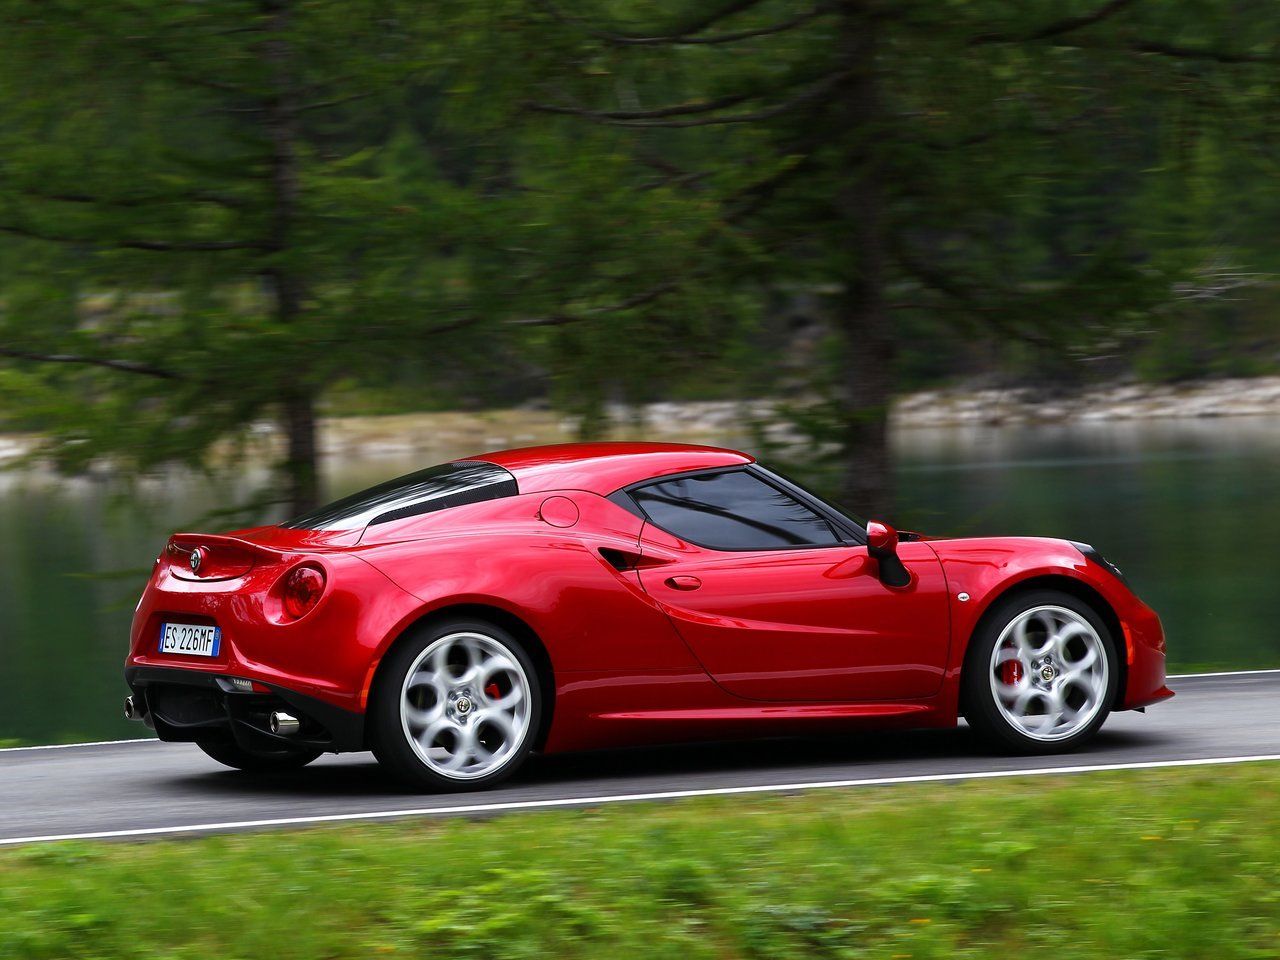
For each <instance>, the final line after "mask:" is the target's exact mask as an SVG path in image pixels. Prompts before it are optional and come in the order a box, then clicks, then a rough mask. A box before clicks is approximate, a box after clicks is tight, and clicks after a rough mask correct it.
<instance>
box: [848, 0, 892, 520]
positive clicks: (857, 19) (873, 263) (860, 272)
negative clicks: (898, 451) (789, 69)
mask: <svg viewBox="0 0 1280 960" xmlns="http://www.w3.org/2000/svg"><path fill="white" fill-rule="evenodd" d="M842 21H843V22H842V29H843V33H844V49H845V56H846V57H847V58H848V59H847V62H848V63H849V64H850V65H851V66H852V67H853V68H854V72H853V74H852V75H851V76H850V78H849V80H848V82H847V83H846V85H845V89H844V101H843V103H842V108H843V109H842V110H841V111H840V113H842V114H843V121H844V124H845V127H844V129H843V130H842V131H841V133H842V135H843V136H844V137H845V142H846V143H847V144H849V157H848V168H847V170H848V185H847V187H845V189H844V190H843V191H841V194H840V196H839V197H838V198H837V203H838V204H839V210H838V214H839V216H840V219H841V222H842V231H841V232H842V234H843V235H844V245H845V251H844V256H843V264H844V276H843V277H842V280H841V293H840V296H839V299H838V302H837V316H836V328H837V330H838V331H839V333H840V337H841V341H842V343H841V351H840V355H841V361H842V368H843V369H842V374H843V380H844V383H843V391H842V394H841V398H840V417H841V439H842V446H843V461H844V477H843V482H842V494H843V497H844V502H845V503H846V504H847V505H848V506H849V507H850V508H851V509H853V510H855V511H859V512H861V513H863V514H864V515H865V516H868V517H876V518H883V517H885V516H887V514H888V512H889V509H890V507H891V505H892V464H891V462H890V459H889V433H888V417H889V403H890V400H891V398H892V396H893V360H894V337H893V326H892V320H891V318H890V316H889V311H888V309H887V307H886V305H885V294H884V287H885V258H886V252H885V251H886V242H885V229H886V228H885V215H884V204H885V198H884V187H883V179H882V171H881V170H880V169H879V161H878V157H877V155H876V147H875V144H876V141H877V139H878V138H879V137H880V136H882V135H883V131H882V129H881V126H880V125H881V124H882V123H883V120H884V115H883V111H882V110H881V105H880V91H879V79H878V77H877V75H876V60H875V55H876V28H877V24H876V22H875V20H874V17H873V15H868V14H866V13H865V12H864V11H860V10H858V9H856V8H854V7H848V8H846V10H845V13H844V15H843V18H842Z"/></svg>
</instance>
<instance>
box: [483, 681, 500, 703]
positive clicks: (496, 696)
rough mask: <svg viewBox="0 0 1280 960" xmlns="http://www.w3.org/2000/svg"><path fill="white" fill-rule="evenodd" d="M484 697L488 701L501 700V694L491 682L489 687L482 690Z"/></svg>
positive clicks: (495, 683) (495, 684) (496, 685)
mask: <svg viewBox="0 0 1280 960" xmlns="http://www.w3.org/2000/svg"><path fill="white" fill-rule="evenodd" d="M484 695H485V696H486V697H488V698H489V699H490V700H500V699H502V692H501V691H500V690H498V684H497V682H496V681H491V682H490V683H489V685H488V686H486V687H485V688H484Z"/></svg>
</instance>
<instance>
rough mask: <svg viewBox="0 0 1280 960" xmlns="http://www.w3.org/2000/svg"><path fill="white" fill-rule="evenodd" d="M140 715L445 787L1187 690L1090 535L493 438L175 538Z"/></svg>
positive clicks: (665, 447) (670, 452)
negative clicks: (875, 507)
mask: <svg viewBox="0 0 1280 960" xmlns="http://www.w3.org/2000/svg"><path fill="white" fill-rule="evenodd" d="M125 679H126V681H127V682H128V684H129V687H130V689H131V691H132V696H130V697H129V698H128V699H127V700H126V701H125V713H126V715H127V716H129V717H131V718H134V719H139V720H143V721H145V722H146V723H147V725H148V726H150V727H152V728H153V729H154V730H155V731H156V733H157V734H158V735H159V737H160V738H161V739H162V740H179V741H189V742H193V743H195V744H196V745H197V746H199V747H200V749H202V750H203V751H204V752H205V753H207V754H208V755H209V756H211V757H213V758H214V759H215V760H218V761H221V762H222V763H224V764H228V765H230V766H232V767H237V768H240V769H242V770H251V771H269V770H281V769H288V768H294V767H301V766H302V765H304V764H306V763H309V762H311V761H312V760H314V759H315V758H316V757H318V756H319V755H320V754H321V753H324V752H342V751H358V750H369V749H372V750H373V751H374V753H375V754H376V755H377V757H378V759H379V760H380V761H381V762H382V763H383V764H384V765H385V766H386V767H388V768H390V769H391V770H392V771H393V772H394V773H395V774H396V775H397V776H398V777H400V778H401V779H403V780H405V781H407V782H408V783H410V784H411V785H414V786H416V787H418V788H423V789H430V790H446V789H465V788H479V787H483V786H489V785H491V784H494V783H497V782H499V781H500V780H502V779H504V778H506V777H508V776H510V775H511V774H512V773H513V772H514V771H516V770H517V769H518V768H519V767H520V765H521V764H522V763H523V762H524V760H525V759H526V758H527V757H528V756H529V755H530V753H533V752H535V751H538V752H542V753H555V752H560V751H567V750H583V749H592V748H602V747H612V746H619V745H623V744H638V743H658V742H669V741H677V740H710V739H717V738H729V737H735V738H736V737H751V736H766V735H767V736H778V735H783V734H795V735H803V734H805V733H807V732H816V731H823V732H832V731H840V730H847V729H854V728H860V727H863V728H865V727H877V728H887V727H950V726H954V725H955V724H956V723H957V721H958V718H959V717H961V716H963V717H964V718H965V719H966V720H967V722H968V724H969V726H970V727H972V728H973V729H974V730H975V731H977V732H978V733H979V734H980V735H981V736H982V737H983V738H984V739H986V740H987V741H989V742H990V743H991V744H993V745H994V746H996V747H997V748H1002V749H1006V750H1009V749H1011V750H1014V751H1021V752H1030V753H1042V752H1049V751H1058V750H1066V749H1070V748H1073V747H1077V746H1079V745H1081V744H1083V743H1084V742H1085V741H1087V740H1088V739H1089V738H1090V737H1092V736H1093V735H1094V734H1095V733H1096V732H1097V730H1098V728H1099V727H1101V726H1102V724H1103V721H1105V720H1106V718H1107V715H1108V714H1109V713H1110V712H1111V711H1112V710H1133V709H1138V708H1142V707H1145V706H1146V705H1148V704H1151V703H1154V702H1156V701H1159V700H1162V699H1164V698H1166V697H1169V696H1172V693H1171V692H1170V691H1169V690H1168V689H1167V688H1166V687H1165V683H1164V681H1165V656H1164V636H1163V633H1162V631H1161V627H1160V621H1159V619H1158V618H1157V616H1156V614H1155V613H1153V612H1152V611H1151V610H1150V609H1149V608H1147V607H1146V606H1145V605H1144V604H1143V603H1142V602H1141V601H1139V600H1138V598H1137V597H1136V596H1134V594H1133V593H1132V592H1131V591H1130V590H1129V588H1128V586H1127V585H1126V584H1125V581H1124V578H1123V576H1122V575H1121V573H1120V571H1119V570H1117V569H1116V568H1115V567H1114V566H1112V565H1111V564H1110V563H1108V562H1107V561H1106V560H1104V559H1103V558H1102V556H1101V555H1099V554H1098V552H1097V551H1095V550H1094V549H1093V548H1092V547H1090V546H1086V545H1085V544H1080V543H1073V542H1069V541H1066V540H1051V539H1035V538H995V539H987V538H983V539H944V538H933V537H926V536H922V535H920V534H915V533H905V532H904V533H901V534H899V533H897V532H895V531H894V530H893V529H892V528H891V527H889V526H888V525H887V524H884V523H879V522H876V521H870V522H864V521H862V520H859V519H858V518H856V517H854V516H852V515H851V514H849V513H847V512H846V511H844V510H842V509H840V508H839V507H837V506H835V505H834V504H831V503H829V502H827V501H825V500H823V499H822V498H820V497H817V496H815V495H814V494H812V493H810V492H809V491H807V490H805V489H803V488H801V487H799V486H797V485H796V484H795V483H793V482H791V481H790V480H788V479H786V478H785V477H783V476H781V475H779V474H778V473H775V472H773V471H771V470H769V469H767V468H765V467H764V466H761V465H760V464H759V463H756V462H755V461H754V460H753V459H752V458H751V457H750V456H747V455H745V454H742V453H737V452H735V451H733V450H724V449H717V448H712V447H697V446H684V445H675V444H653V443H648V444H645V443H625V444H624V443H613V444H605V443H601V444H566V445H560V446H549V447H536V448H530V449H524V450H507V451H502V452H499V453H487V454H482V455H480V456H476V457H470V458H468V459H465V460H456V461H454V462H452V463H445V464H441V465H439V466H434V467H429V468H427V469H425V470H421V471H418V472H417V473H411V474H409V475H408V476H404V477H400V478H399V479H396V480H391V481H388V482H386V483H383V484H380V485H378V486H375V487H372V488H370V489H368V490H365V491H362V492H360V493H357V494H354V495H352V496H349V497H346V498H344V499H341V500H338V501H336V502H335V503H331V504H329V505H328V506H325V507H322V508H320V509H318V510H315V511H313V512H311V513H308V514H306V515H304V516H300V517H296V518H295V519H293V520H291V521H289V522H287V523H284V524H281V525H279V526H269V527H256V528H253V529H248V530H240V531H236V532H234V533H230V534H221V535H210V534H203V533H180V534H176V535H174V536H173V537H172V539H170V541H169V543H168V544H167V545H166V546H165V548H164V550H163V551H162V552H161V554H160V556H159V557H158V558H157V559H156V562H155V569H154V572H153V573H152V575H151V580H150V582H149V583H148V585H147V588H146V591H145V593H144V594H143V595H142V599H141V600H140V601H139V603H138V609H137V613H136V614H135V616H134V620H133V628H132V636H131V645H130V652H129V656H128V660H127V662H126V665H125Z"/></svg>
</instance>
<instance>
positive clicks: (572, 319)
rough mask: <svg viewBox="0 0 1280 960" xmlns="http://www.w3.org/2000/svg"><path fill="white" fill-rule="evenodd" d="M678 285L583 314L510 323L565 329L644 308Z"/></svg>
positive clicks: (656, 288) (660, 287)
mask: <svg viewBox="0 0 1280 960" xmlns="http://www.w3.org/2000/svg"><path fill="white" fill-rule="evenodd" d="M676 287H677V284H676V282H675V281H674V280H668V281H666V282H664V283H660V284H658V285H657V286H653V287H650V288H649V289H648V290H642V291H640V292H639V293H636V294H633V295H632V296H630V297H627V298H626V299H624V300H619V301H618V302H617V303H613V304H610V305H608V306H604V307H593V308H591V309H590V310H585V311H583V312H582V313H557V314H552V315H550V316H547V317H526V318H524V319H521V320H511V321H509V322H510V323H511V324H512V325H513V326H519V327H563V326H566V325H567V324H570V323H581V322H583V321H584V320H594V319H596V318H597V317H602V316H608V315H609V314H612V313H621V312H622V311H624V310H631V309H633V308H635V307H641V306H644V305H645V304H646V303H652V302H653V301H655V300H657V299H659V298H660V297H664V296H666V295H667V294H668V293H670V292H671V291H673V290H675V289H676Z"/></svg>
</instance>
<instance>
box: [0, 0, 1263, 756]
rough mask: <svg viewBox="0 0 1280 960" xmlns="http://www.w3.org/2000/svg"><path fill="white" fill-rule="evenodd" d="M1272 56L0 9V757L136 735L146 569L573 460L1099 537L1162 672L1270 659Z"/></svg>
mask: <svg viewBox="0 0 1280 960" xmlns="http://www.w3.org/2000/svg"><path fill="white" fill-rule="evenodd" d="M1278 38H1280V7H1277V6H1276V5H1275V4H1274V3H1270V2H1266V0H1234V2H1226V0H1160V2H1159V3H1156V2H1153V0H1148V2H1142V0H1110V2H1104V0H1055V2H1047V0H1019V2H998V0H929V2H920V3H914V2H889V0H882V2H877V0H829V2H824V0H706V2H704V3H700V4H694V3H688V4H672V3H655V2H648V0H576V2H574V3H572V4H570V3H563V4H561V3H555V2H550V0H487V2H485V3H475V2H474V0H472V2H454V0H438V2H433V3H430V4H424V3H421V2H416V0H414V2H410V0H252V2H249V0H164V2H159V0H110V2H95V3H88V2H84V0H0V465H2V466H3V472H0V662H3V664H4V667H5V671H6V674H7V683H6V691H7V692H6V695H5V696H4V697H3V698H0V740H3V741H11V742H14V743H17V742H53V741H58V740H83V739H110V738H115V737H123V736H129V735H135V736H136V735H137V734H136V731H135V730H134V729H133V728H131V727H129V726H128V725H127V724H126V723H125V721H123V720H121V719H117V717H118V713H119V699H120V695H121V693H122V690H123V687H122V681H121V679H120V666H121V663H122V661H123V657H124V654H125V647H126V639H127V631H128V625H129V620H130V617H131V613H132V609H133V604H134V602H135V601H136V599H137V596H138V593H139V592H140V590H141V587H142V585H143V583H144V581H145V578H146V576H147V573H148V571H149V568H150V564H151V561H152V559H153V558H154V556H155V555H156V552H157V551H158V550H159V549H160V547H161V546H162V545H163V543H164V541H165V538H166V537H167V536H168V534H169V533H170V532H172V531H174V530H176V529H183V528H185V529H230V528H234V527H240V526H248V525H252V524H255V523H259V522H271V521H275V520H279V519H282V518H284V517H285V516H288V515H290V514H292V513H296V512H299V511H301V510H304V509H306V508H308V507H310V506H312V505H314V504H315V503H316V502H318V501H320V500H324V499H327V498H330V497H332V496H336V495H340V494H343V493H346V492H350V491H351V490H354V489H356V488H359V487H361V486H365V485H368V484H370V483H373V482H376V481H378V480H381V479H385V478H387V477H390V476H394V475H397V474H399V473H404V472H408V471H410V470H413V469H417V468H419V467H421V466H423V465H426V464H429V463H433V462H438V461H441V460H446V459H451V458H454V457H459V456H465V455H468V454H474V453H477V452H480V451H482V450H485V449H492V448H500V447H506V446H520V445H526V444H531V443H542V442H553V441H561V440H572V439H580V438H615V439H618V438H639V437H642V438H651V439H663V440H687V441H691V442H702V443H719V444H727V445H732V446H737V447H741V448H743V449H746V450H749V451H751V452H753V453H756V454H758V455H760V456H761V457H762V458H764V459H767V460H768V461H770V462H772V463H774V464H775V465H777V466H778V467H780V468H781V469H783V470H784V471H787V472H789V473H791V474H793V475H795V476H796V477H797V478H798V479H801V480H804V481H806V482H808V483H810V484H813V485H814V486H816V487H817V488H819V489H821V490H822V491H823V492H824V493H826V494H828V495H830V496H832V497H834V498H835V499H837V500H839V501H841V502H843V503H845V504H846V505H847V506H848V507H849V508H850V509H851V510H853V511H854V512H855V513H858V514H861V515H864V516H875V517H882V518H885V519H887V520H889V521H891V522H892V523H894V524H895V525H898V526H900V527H903V528H907V529H917V530H922V531H926V532H928V533H932V534H937V535H948V534H981V533H1026V534H1044V535H1056V536H1068V537H1071V538H1073V539H1077V540H1087V541H1090V542H1092V543H1094V544H1095V545H1096V546H1098V547H1099V548H1100V549H1101V550H1102V551H1103V552H1104V553H1105V554H1106V555H1107V556H1108V558H1109V559H1111V560H1113V561H1114V562H1116V563H1117V564H1118V565H1119V566H1120V567H1122V568H1123V569H1124V570H1125V572H1126V573H1127V574H1128V575H1129V577H1130V580H1131V581H1132V583H1133V584H1134V586H1135V587H1136V589H1137V590H1138V591H1139V593H1140V594H1142V595H1143V596H1144V598H1145V599H1146V600H1147V601H1148V602H1149V603H1151V604H1152V605H1153V606H1154V607H1156V609H1157V610H1159V611H1160V612H1161V614H1162V616H1163V617H1164V620H1165V625H1166V629H1167V631H1168V633H1169V638H1170V658H1171V667H1172V668H1173V669H1174V670H1175V671H1177V670H1191V669H1212V668H1239V667H1262V666H1275V665H1280V633H1277V630H1276V627H1275V624H1276V623H1280V590H1277V589H1276V587H1275V578H1276V575H1277V573H1278V572H1280V570H1277V564H1276V546H1275V545H1276V544H1277V543H1280V500H1278V499H1277V497H1276V490H1277V477H1280V287H1278V286H1277V282H1276V276H1277V269H1278V268H1280V262H1278V261H1280V249H1277V244H1276V241H1275V236H1276V224H1277V222H1280V190H1277V189H1276V182H1277V181H1276V176H1277V170H1278V165H1280V125H1278V124H1277V119H1280V118H1277V116H1276V114H1277V111H1278V110H1280V96H1277V94H1278V93H1280V89H1278V88H1280V43H1278V42H1277V41H1278ZM51 708H55V709H51Z"/></svg>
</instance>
